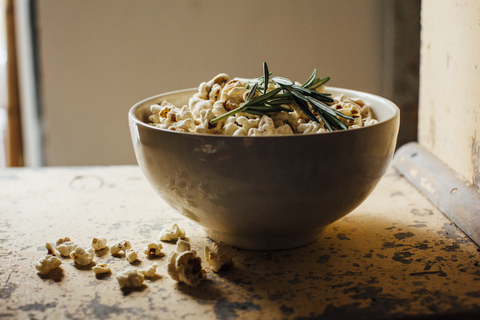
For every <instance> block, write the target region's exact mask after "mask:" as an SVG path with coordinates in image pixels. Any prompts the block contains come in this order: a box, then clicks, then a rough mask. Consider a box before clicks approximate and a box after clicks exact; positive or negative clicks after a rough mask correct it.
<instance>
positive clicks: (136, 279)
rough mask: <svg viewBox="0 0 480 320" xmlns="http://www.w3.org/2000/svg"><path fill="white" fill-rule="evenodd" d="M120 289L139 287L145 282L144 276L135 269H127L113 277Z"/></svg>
mask: <svg viewBox="0 0 480 320" xmlns="http://www.w3.org/2000/svg"><path fill="white" fill-rule="evenodd" d="M115 278H116V279H117V281H118V285H119V286H120V288H122V289H123V288H135V287H140V286H141V285H142V284H143V281H144V280H145V276H144V275H143V274H142V273H140V272H139V271H138V270H137V269H134V268H129V269H127V270H125V271H122V272H120V273H119V274H117V275H116V276H115Z"/></svg>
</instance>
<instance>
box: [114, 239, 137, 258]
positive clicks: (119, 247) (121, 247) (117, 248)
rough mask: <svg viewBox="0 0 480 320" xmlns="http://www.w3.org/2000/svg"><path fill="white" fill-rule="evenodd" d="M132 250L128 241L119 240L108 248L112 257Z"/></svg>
mask: <svg viewBox="0 0 480 320" xmlns="http://www.w3.org/2000/svg"><path fill="white" fill-rule="evenodd" d="M131 248H132V244H131V243H130V241H128V240H120V241H117V242H115V243H114V244H113V245H112V246H111V247H110V253H111V254H112V255H119V254H120V253H121V252H122V251H123V253H124V254H125V252H126V251H127V250H128V249H131Z"/></svg>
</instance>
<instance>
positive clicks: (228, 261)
mask: <svg viewBox="0 0 480 320" xmlns="http://www.w3.org/2000/svg"><path fill="white" fill-rule="evenodd" d="M236 255H237V252H236V251H235V249H233V248H232V247H230V246H229V245H228V244H226V243H224V242H222V241H218V242H215V243H214V244H213V245H212V248H210V247H209V246H205V260H206V261H207V263H208V264H209V265H210V269H212V270H213V271H214V272H218V271H219V270H220V269H221V268H222V267H230V266H232V265H233V258H234V257H235V256H236Z"/></svg>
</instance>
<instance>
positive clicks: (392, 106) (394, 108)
mask: <svg viewBox="0 0 480 320" xmlns="http://www.w3.org/2000/svg"><path fill="white" fill-rule="evenodd" d="M189 91H198V88H188V89H181V90H174V91H169V92H165V93H161V94H157V95H154V96H151V97H148V98H146V99H143V100H141V101H139V102H137V103H135V104H134V105H133V106H132V107H131V108H130V110H129V111H128V117H129V120H130V121H133V122H134V123H135V124H137V125H141V126H142V127H146V128H149V129H152V130H157V131H161V132H165V133H171V134H180V135H187V136H195V137H221V138H228V139H246V138H248V139H272V138H277V139H278V138H287V137H311V136H326V135H332V134H337V135H338V134H346V133H347V132H354V131H357V130H366V129H368V128H373V127H376V126H379V125H385V124H386V123H388V122H391V121H394V120H395V119H396V118H397V117H399V115H400V108H399V107H398V106H397V105H396V104H395V103H394V102H392V101H391V100H389V99H387V98H384V97H382V96H379V95H376V94H373V93H368V92H364V91H359V90H353V89H345V88H339V87H325V91H327V92H329V91H336V92H337V94H340V93H342V94H346V95H348V96H349V97H359V96H368V97H369V98H370V99H373V100H377V101H381V102H383V104H384V105H386V106H387V107H389V108H390V110H391V111H393V113H392V115H390V116H389V117H388V118H387V119H385V120H382V121H379V122H378V123H376V124H373V125H370V126H367V127H361V128H352V129H348V130H338V131H328V132H323V133H318V134H287V135H275V136H230V135H219V134H208V133H195V132H179V131H173V130H168V129H162V128H158V127H154V126H152V125H150V124H148V123H146V122H144V121H142V120H140V119H138V118H137V116H135V112H136V111H137V110H138V109H140V108H141V107H143V106H144V104H145V103H147V102H148V101H151V100H156V99H158V98H160V97H162V96H167V95H172V94H178V93H185V92H189ZM360 98H361V97H360ZM362 100H363V99H362Z"/></svg>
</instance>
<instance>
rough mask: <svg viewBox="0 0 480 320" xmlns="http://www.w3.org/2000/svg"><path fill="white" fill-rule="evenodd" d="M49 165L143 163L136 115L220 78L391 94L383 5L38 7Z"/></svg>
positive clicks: (81, 1) (48, 2)
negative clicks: (317, 82)
mask: <svg viewBox="0 0 480 320" xmlns="http://www.w3.org/2000/svg"><path fill="white" fill-rule="evenodd" d="M36 3H37V10H38V11H37V13H38V32H39V38H38V41H39V49H40V51H39V58H40V76H41V78H40V80H41V93H42V101H41V102H42V110H43V113H44V121H45V130H46V146H47V150H46V157H47V165H109V164H130V163H136V161H135V157H134V154H133V148H132V146H131V142H130V137H129V131H128V127H127V111H128V109H129V108H130V107H131V106H132V105H133V104H134V103H136V102H137V101H139V100H142V99H144V98H146V97H149V96H152V95H155V94H159V93H162V92H167V91H170V90H176V89H182V88H188V87H196V86H198V84H199V83H200V82H202V81H206V80H208V79H210V78H211V77H213V76H214V75H216V74H217V73H220V72H226V73H228V74H229V75H230V76H239V77H257V76H260V75H261V73H262V62H263V61H267V62H268V64H269V67H270V69H271V71H273V72H274V74H276V75H282V76H286V77H290V78H292V79H296V80H300V81H301V80H304V79H306V78H307V77H308V76H309V75H310V73H311V72H312V70H313V69H314V68H317V69H318V71H319V73H320V75H322V76H327V75H328V76H331V77H332V80H331V82H330V85H331V86H336V87H347V88H352V89H358V90H364V91H368V92H372V93H376V94H382V74H383V73H384V72H383V71H384V70H383V69H382V54H383V36H384V34H383V30H384V25H383V23H384V22H383V9H384V3H383V2H382V1H381V0H363V1H335V0H329V1H316V0H315V1H314V0H310V1H307V0H303V1H283V0H282V1H278V0H264V1H258V0H244V1H237V2H233V1H206V0H205V1H201V0H197V1H192V0H190V1H160V0H143V1H133V0H115V1H113V0H100V1H91V0H42V1H37V2H36Z"/></svg>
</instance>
